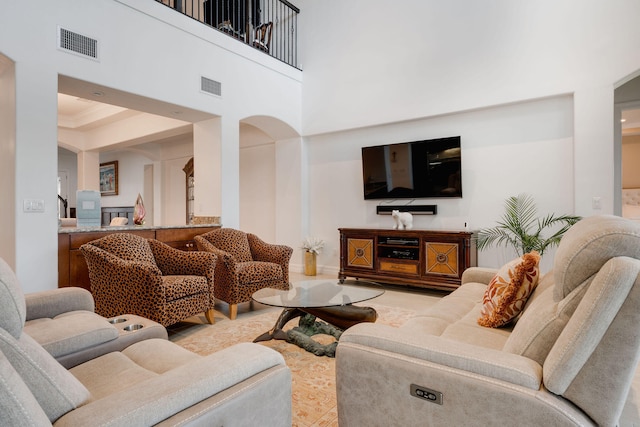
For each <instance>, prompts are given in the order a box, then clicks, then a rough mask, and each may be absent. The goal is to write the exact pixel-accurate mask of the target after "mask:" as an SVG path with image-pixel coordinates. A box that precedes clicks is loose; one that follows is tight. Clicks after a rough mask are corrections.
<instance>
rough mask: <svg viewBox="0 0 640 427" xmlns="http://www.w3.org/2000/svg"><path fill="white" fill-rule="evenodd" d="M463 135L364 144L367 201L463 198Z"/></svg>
mask: <svg viewBox="0 0 640 427" xmlns="http://www.w3.org/2000/svg"><path fill="white" fill-rule="evenodd" d="M460 140H461V139H460V136H452V137H447V138H437V139H428V140H420V141H412V142H402V143H394V144H385V145H377V146H372V147H362V179H363V189H364V198H365V200H370V199H420V198H460V197H462V161H461V160H462V150H461V144H460Z"/></svg>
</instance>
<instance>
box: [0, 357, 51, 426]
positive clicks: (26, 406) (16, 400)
mask: <svg viewBox="0 0 640 427" xmlns="http://www.w3.org/2000/svg"><path fill="white" fill-rule="evenodd" d="M0 396H2V399H0V425H2V426H20V425H29V426H50V425H51V422H50V421H49V419H48V418H47V415H46V414H45V413H44V411H43V410H42V408H40V405H39V404H38V401H37V400H36V398H35V397H34V396H33V394H32V393H31V391H30V390H29V387H27V385H26V384H25V383H24V381H22V378H20V375H18V373H17V372H16V370H15V369H14V368H13V366H11V364H10V363H9V361H8V360H7V358H6V357H5V356H4V354H2V352H0Z"/></svg>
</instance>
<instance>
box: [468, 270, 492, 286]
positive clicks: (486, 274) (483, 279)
mask: <svg viewBox="0 0 640 427" xmlns="http://www.w3.org/2000/svg"><path fill="white" fill-rule="evenodd" d="M497 273H498V269H497V268H486V267H470V268H467V269H466V270H465V271H464V272H462V278H461V281H462V283H461V284H463V285H464V284H465V283H471V282H474V283H484V284H485V285H488V284H489V282H491V279H493V276H495V275H496V274H497Z"/></svg>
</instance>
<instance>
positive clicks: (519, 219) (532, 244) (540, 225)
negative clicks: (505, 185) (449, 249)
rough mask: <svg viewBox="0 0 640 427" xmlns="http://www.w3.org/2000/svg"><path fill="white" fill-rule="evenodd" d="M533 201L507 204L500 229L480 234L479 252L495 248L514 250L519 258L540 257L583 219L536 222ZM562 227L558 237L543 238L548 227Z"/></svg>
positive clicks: (520, 199)
mask: <svg viewBox="0 0 640 427" xmlns="http://www.w3.org/2000/svg"><path fill="white" fill-rule="evenodd" d="M536 214H537V209H536V205H535V202H534V200H533V198H532V197H531V196H530V195H527V194H519V195H518V196H511V197H509V198H508V199H507V200H506V201H505V213H504V215H503V216H502V219H501V220H500V221H498V225H497V226H495V227H492V228H483V229H481V230H479V231H478V237H477V245H478V249H479V250H483V249H486V248H489V247H491V246H493V245H497V246H500V245H502V246H511V247H513V248H514V249H515V251H516V253H517V254H518V255H520V256H522V255H524V254H526V253H528V252H531V251H538V253H539V254H540V256H542V254H543V253H544V251H545V250H546V249H549V248H552V247H554V246H557V245H558V244H559V243H560V239H561V238H562V236H563V235H564V233H566V232H567V230H569V228H571V226H572V225H573V224H575V223H576V222H578V221H579V220H580V219H582V217H579V216H576V215H559V216H556V215H555V214H548V215H547V216H545V217H543V218H537V217H536ZM556 226H560V228H559V229H557V231H555V233H553V234H552V235H551V236H549V237H544V236H543V235H542V232H543V231H544V230H546V229H547V228H549V227H556Z"/></svg>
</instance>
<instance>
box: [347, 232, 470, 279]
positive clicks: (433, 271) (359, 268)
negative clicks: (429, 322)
mask: <svg viewBox="0 0 640 427" xmlns="http://www.w3.org/2000/svg"><path fill="white" fill-rule="evenodd" d="M473 237H474V234H473V233H471V232H466V231H431V230H378V229H363V228H341V229H340V274H339V278H340V280H341V281H342V280H344V279H345V278H347V277H355V278H363V279H370V280H373V281H378V282H382V283H393V284H399V285H407V286H417V287H423V288H434V289H444V290H454V289H456V288H457V287H458V286H460V278H461V277H462V272H463V271H464V270H466V269H467V268H468V267H472V266H476V265H477V253H478V251H477V249H476V245H475V240H474V238H473Z"/></svg>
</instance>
